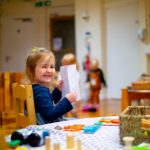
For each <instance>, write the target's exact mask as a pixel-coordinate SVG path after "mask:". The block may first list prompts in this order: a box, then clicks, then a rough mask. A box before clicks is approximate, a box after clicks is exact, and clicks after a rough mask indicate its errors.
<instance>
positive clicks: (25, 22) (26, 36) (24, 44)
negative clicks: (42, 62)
mask: <svg viewBox="0 0 150 150" xmlns="http://www.w3.org/2000/svg"><path fill="white" fill-rule="evenodd" d="M32 29H33V27H32V18H30V17H2V38H1V39H2V51H1V55H2V56H1V59H2V60H1V62H2V69H1V70H2V71H23V70H24V69H25V68H24V67H25V59H26V56H27V53H28V51H29V49H31V47H32V46H33V45H32V44H33V42H32V41H33V38H32V35H33V34H32Z"/></svg>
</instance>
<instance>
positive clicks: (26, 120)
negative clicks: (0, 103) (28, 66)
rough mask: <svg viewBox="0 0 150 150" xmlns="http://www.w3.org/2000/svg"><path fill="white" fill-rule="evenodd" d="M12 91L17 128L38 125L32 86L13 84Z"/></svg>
mask: <svg viewBox="0 0 150 150" xmlns="http://www.w3.org/2000/svg"><path fill="white" fill-rule="evenodd" d="M12 89H13V100H14V105H15V106H14V108H15V112H16V125H17V128H25V127H27V126H28V125H36V114H35V106H34V98H33V91H32V85H19V84H17V83H13V87H12Z"/></svg>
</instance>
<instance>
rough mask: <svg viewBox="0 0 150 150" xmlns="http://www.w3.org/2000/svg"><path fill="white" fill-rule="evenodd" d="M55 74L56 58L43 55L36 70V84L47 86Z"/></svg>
mask: <svg viewBox="0 0 150 150" xmlns="http://www.w3.org/2000/svg"><path fill="white" fill-rule="evenodd" d="M54 75H55V59H54V58H49V56H45V57H42V58H41V59H39V60H38V61H37V64H36V67H35V70H34V82H33V83H34V84H41V85H44V86H46V85H47V84H48V83H50V82H51V81H52V79H53V78H54Z"/></svg>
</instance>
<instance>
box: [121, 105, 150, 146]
mask: <svg viewBox="0 0 150 150" xmlns="http://www.w3.org/2000/svg"><path fill="white" fill-rule="evenodd" d="M119 118H120V141H121V143H122V144H123V140H122V138H123V137H125V136H133V137H134V138H135V140H134V144H140V143H142V142H150V130H143V129H141V119H150V106H128V107H127V109H126V110H125V111H123V112H122V113H121V114H120V116H119Z"/></svg>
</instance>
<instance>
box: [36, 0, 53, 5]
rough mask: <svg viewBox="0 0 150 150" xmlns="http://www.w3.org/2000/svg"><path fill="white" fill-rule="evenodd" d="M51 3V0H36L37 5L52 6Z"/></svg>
mask: <svg viewBox="0 0 150 150" xmlns="http://www.w3.org/2000/svg"><path fill="white" fill-rule="evenodd" d="M50 5H51V0H45V1H43V0H41V1H37V2H35V7H44V6H50Z"/></svg>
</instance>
